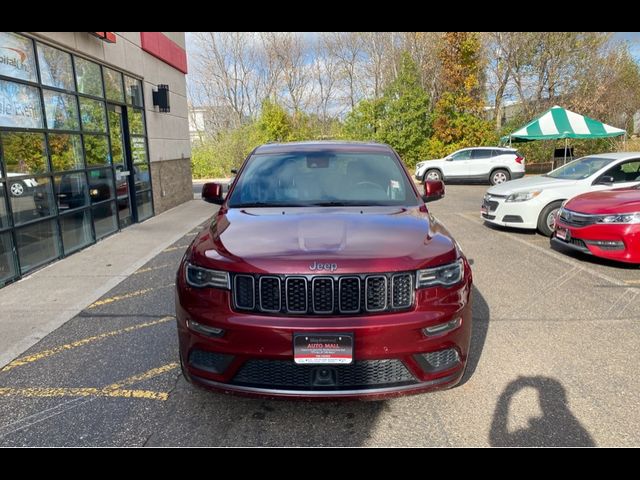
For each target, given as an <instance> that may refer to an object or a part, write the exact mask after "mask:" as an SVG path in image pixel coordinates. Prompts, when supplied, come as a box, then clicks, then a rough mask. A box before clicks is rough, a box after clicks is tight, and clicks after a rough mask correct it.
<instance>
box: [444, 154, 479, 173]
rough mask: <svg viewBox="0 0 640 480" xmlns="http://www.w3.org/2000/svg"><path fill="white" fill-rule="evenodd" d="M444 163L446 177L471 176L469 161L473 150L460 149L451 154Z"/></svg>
mask: <svg viewBox="0 0 640 480" xmlns="http://www.w3.org/2000/svg"><path fill="white" fill-rule="evenodd" d="M445 160H446V163H445V164H444V168H443V169H444V172H442V173H444V176H445V177H446V178H462V177H468V176H469V163H470V162H471V161H472V160H471V150H460V151H458V152H455V153H453V154H451V155H449V156H448V157H447V158H446V159H445Z"/></svg>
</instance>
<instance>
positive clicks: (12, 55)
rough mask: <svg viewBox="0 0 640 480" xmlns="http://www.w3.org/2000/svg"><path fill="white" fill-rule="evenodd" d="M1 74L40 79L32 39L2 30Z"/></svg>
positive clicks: (34, 80) (0, 50) (0, 47)
mask: <svg viewBox="0 0 640 480" xmlns="http://www.w3.org/2000/svg"><path fill="white" fill-rule="evenodd" d="M0 75H4V76H6V77H13V78H19V79H20V80H28V81H30V82H37V81H38V75H37V73H36V62H35V56H34V54H33V42H32V41H31V40H30V39H28V38H26V37H23V36H22V35H18V34H15V33H12V32H0Z"/></svg>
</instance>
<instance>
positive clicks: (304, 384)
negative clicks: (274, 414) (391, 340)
mask: <svg viewBox="0 0 640 480" xmlns="http://www.w3.org/2000/svg"><path fill="white" fill-rule="evenodd" d="M318 369H329V370H331V372H332V373H335V382H334V383H335V385H334V386H326V385H317V383H316V382H314V373H315V372H316V371H317V370H318ZM231 383H232V384H233V385H241V386H248V387H257V388H270V389H288V390H348V389H355V388H357V389H367V388H383V387H392V386H400V385H411V384H414V383H417V382H416V379H415V378H414V377H413V375H412V374H411V373H410V372H409V370H407V367H405V365H404V363H402V362H401V361H400V360H396V359H388V360H366V361H362V362H354V363H352V364H350V365H320V366H317V365H298V364H295V363H293V362H292V361H286V360H249V361H247V362H246V363H245V364H244V365H243V366H242V367H241V368H240V370H239V371H238V373H236V375H235V377H234V378H233V380H232V381H231Z"/></svg>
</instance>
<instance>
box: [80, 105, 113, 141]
mask: <svg viewBox="0 0 640 480" xmlns="http://www.w3.org/2000/svg"><path fill="white" fill-rule="evenodd" d="M106 115H107V114H106V111H105V109H104V102H100V101H98V100H91V99H89V98H84V97H80V116H81V118H82V129H83V130H84V131H89V132H104V133H107V116H106Z"/></svg>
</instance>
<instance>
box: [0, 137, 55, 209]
mask: <svg viewBox="0 0 640 480" xmlns="http://www.w3.org/2000/svg"><path fill="white" fill-rule="evenodd" d="M0 139H1V141H2V151H3V156H4V163H5V166H6V169H7V177H9V178H11V177H15V176H18V175H37V174H39V173H45V172H47V171H48V170H49V168H48V165H47V156H46V153H45V143H44V134H42V133H27V132H2V133H1V134H0ZM29 186H31V185H29ZM13 193H14V194H16V193H17V192H13ZM17 196H19V195H17Z"/></svg>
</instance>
